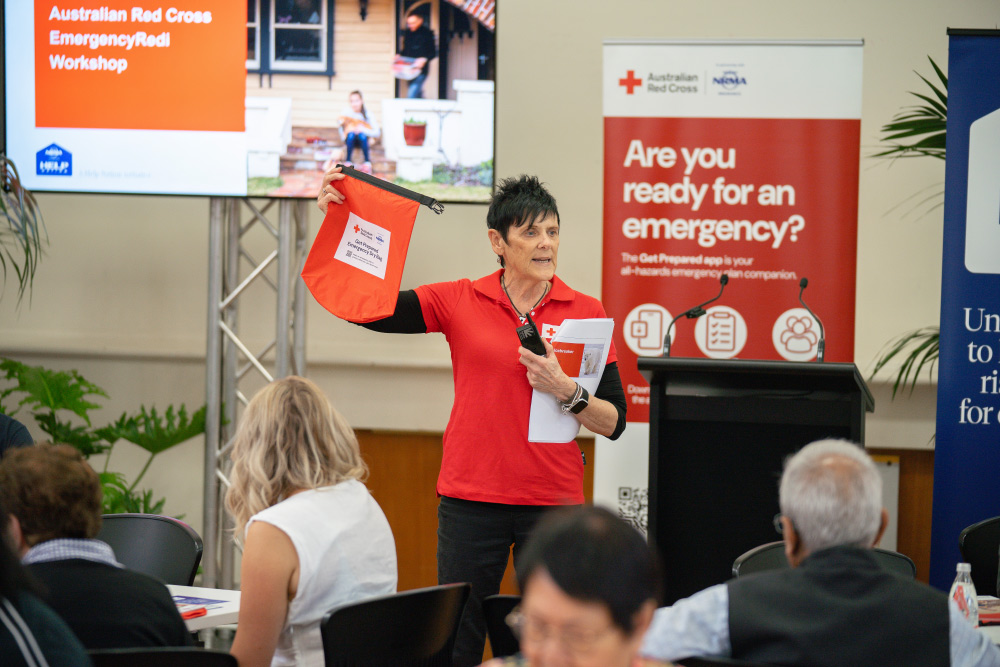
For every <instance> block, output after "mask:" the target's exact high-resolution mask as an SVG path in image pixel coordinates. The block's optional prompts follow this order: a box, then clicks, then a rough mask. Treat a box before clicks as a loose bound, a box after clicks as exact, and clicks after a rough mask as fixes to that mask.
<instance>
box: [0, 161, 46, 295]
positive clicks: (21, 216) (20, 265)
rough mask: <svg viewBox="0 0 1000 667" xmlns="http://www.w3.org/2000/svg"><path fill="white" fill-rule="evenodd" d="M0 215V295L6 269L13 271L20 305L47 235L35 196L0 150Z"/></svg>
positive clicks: (5, 283) (29, 286)
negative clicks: (0, 283)
mask: <svg viewBox="0 0 1000 667" xmlns="http://www.w3.org/2000/svg"><path fill="white" fill-rule="evenodd" d="M0 214H2V218H3V219H2V222H0V268H2V270H3V271H2V272H3V284H2V285H0V296H2V294H3V288H4V287H6V285H7V276H8V273H9V271H13V273H14V275H16V276H17V302H18V304H20V303H21V299H22V298H24V295H25V293H26V292H30V290H31V284H32V281H33V280H34V278H35V269H37V268H38V261H39V260H40V259H41V256H42V247H43V245H44V244H46V243H48V235H47V234H46V232H45V223H44V221H43V220H42V213H41V211H40V210H39V208H38V202H37V201H36V200H35V196H34V195H33V194H32V193H31V191H30V190H28V189H27V188H25V187H24V185H23V184H22V183H21V177H20V174H18V172H17V167H16V166H15V165H14V163H13V162H12V161H11V160H10V158H8V157H7V156H6V155H5V154H3V153H0Z"/></svg>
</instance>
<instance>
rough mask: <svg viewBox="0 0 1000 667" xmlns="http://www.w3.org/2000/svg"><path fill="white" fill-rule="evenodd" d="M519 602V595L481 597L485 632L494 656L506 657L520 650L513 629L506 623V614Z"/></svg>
mask: <svg viewBox="0 0 1000 667" xmlns="http://www.w3.org/2000/svg"><path fill="white" fill-rule="evenodd" d="M519 604H521V596H520V595H489V596H487V597H486V598H484V599H483V615H484V616H485V617H486V634H487V635H488V636H489V638H490V649H491V650H492V651H493V657H494V658H506V657H507V656H508V655H514V654H515V653H517V652H518V651H520V650H521V646H520V642H518V641H517V637H515V636H514V631H513V630H511V629H510V626H509V625H507V615H508V614H509V613H510V612H511V611H512V610H513V609H514V607H516V606H517V605H519Z"/></svg>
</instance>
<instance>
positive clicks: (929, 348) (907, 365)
mask: <svg viewBox="0 0 1000 667" xmlns="http://www.w3.org/2000/svg"><path fill="white" fill-rule="evenodd" d="M940 337H941V330H940V328H939V327H923V328H921V329H915V330H913V331H908V332H906V333H904V334H902V335H900V336H898V337H896V338H894V339H893V340H891V341H889V342H888V343H887V344H886V346H885V347H884V348H883V349H882V351H881V352H880V353H879V356H878V358H877V359H876V362H875V368H874V370H872V374H871V379H874V378H875V376H876V375H877V374H878V372H879V371H880V370H882V369H883V368H885V367H886V366H887V365H888V364H889V362H891V361H892V360H893V359H896V358H897V357H898V358H899V359H900V366H899V369H898V370H897V371H896V380H895V382H894V383H893V385H892V397H893V398H895V397H896V394H897V392H898V391H899V390H900V389H901V388H903V387H906V386H907V385H909V388H910V393H911V394H912V393H913V390H914V389H915V388H916V386H917V380H918V379H919V378H920V373H921V371H923V370H924V369H925V368H926V369H927V375H928V376H929V377H930V378H933V376H934V367H935V366H936V365H937V360H938V352H939V342H940Z"/></svg>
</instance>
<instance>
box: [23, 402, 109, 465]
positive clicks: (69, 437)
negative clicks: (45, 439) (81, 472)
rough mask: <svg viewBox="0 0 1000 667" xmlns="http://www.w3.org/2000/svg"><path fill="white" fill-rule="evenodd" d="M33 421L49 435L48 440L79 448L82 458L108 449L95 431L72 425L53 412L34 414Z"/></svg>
mask: <svg viewBox="0 0 1000 667" xmlns="http://www.w3.org/2000/svg"><path fill="white" fill-rule="evenodd" d="M35 421H36V422H38V426H39V428H41V429H42V430H43V431H45V433H47V434H48V436H49V441H50V442H52V443H53V444H65V445H72V446H73V447H76V448H77V449H78V450H80V453H81V454H83V457H84V458H90V457H91V456H93V455H94V454H100V453H102V452H106V451H107V450H108V447H109V445H108V444H107V443H105V442H104V441H103V438H102V437H101V436H100V435H98V434H97V433H95V432H93V431H90V430H88V429H86V428H84V427H83V426H73V425H72V424H70V423H69V422H64V421H61V420H60V419H59V418H58V417H56V415H55V413H52V412H43V413H38V414H36V415H35Z"/></svg>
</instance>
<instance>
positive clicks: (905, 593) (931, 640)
mask: <svg viewBox="0 0 1000 667" xmlns="http://www.w3.org/2000/svg"><path fill="white" fill-rule="evenodd" d="M779 503H780V506H781V526H782V530H783V532H782V534H783V536H784V542H785V555H786V556H787V558H788V563H789V564H790V565H791V569H785V570H772V571H769V572H761V573H758V574H753V575H748V576H743V577H740V578H739V579H733V580H731V581H729V582H727V583H725V584H719V585H717V586H712V587H710V588H707V589H705V590H703V591H701V592H700V593H696V594H695V595H693V596H691V597H689V598H686V599H684V600H678V601H677V602H676V603H674V605H673V606H671V607H665V608H663V609H659V610H657V612H656V615H655V616H654V619H653V624H652V626H651V627H650V629H649V632H647V633H646V638H645V640H644V642H643V646H642V654H643V655H645V656H648V657H651V658H655V659H658V660H678V659H680V658H685V657H690V656H724V657H733V658H737V659H740V660H749V661H753V662H758V663H762V664H769V665H785V666H786V667H825V666H827V665H829V666H830V667H833V666H837V667H841V666H843V665H852V667H857V666H859V665H872V666H875V665H878V666H880V667H881V666H885V665H900V666H907V667H909V666H912V665H922V666H924V665H927V666H930V665H942V666H945V667H946V666H948V665H952V666H954V667H958V666H963V667H964V666H972V665H982V666H990V667H1000V650H998V649H997V647H996V646H994V645H993V643H992V642H990V641H989V639H988V638H987V637H986V635H984V634H982V633H980V632H979V631H978V630H976V629H975V628H973V627H972V625H971V624H969V622H968V621H967V620H966V619H965V618H964V617H963V616H962V615H961V613H960V612H959V611H958V609H957V607H956V606H955V605H954V604H950V603H949V601H948V597H947V596H946V595H944V594H943V593H941V592H940V591H936V590H934V589H931V588H930V587H928V586H926V585H924V584H922V583H919V582H915V581H912V580H909V579H903V578H900V577H897V576H896V575H894V574H892V573H889V572H887V571H885V570H883V569H882V568H881V567H880V566H879V564H878V562H877V561H876V560H875V557H874V556H873V555H872V553H871V547H873V546H875V545H876V544H878V541H879V540H880V539H881V537H882V533H883V532H884V531H885V527H886V524H887V523H888V519H889V515H888V513H887V512H886V511H885V509H883V507H882V479H881V477H880V475H879V472H878V470H877V469H876V468H875V464H874V463H873V462H872V460H871V458H870V457H869V456H868V454H866V453H865V451H864V450H863V449H862V448H861V447H859V446H857V445H855V444H852V443H849V442H845V441H842V440H821V441H819V442H814V443H812V444H810V445H807V446H805V447H804V448H802V449H801V450H800V451H799V452H798V453H796V454H795V455H794V456H791V457H790V458H789V459H788V460H787V461H786V463H785V470H784V473H783V474H782V476H781V486H780V490H779ZM667 574H668V576H669V573H667Z"/></svg>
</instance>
